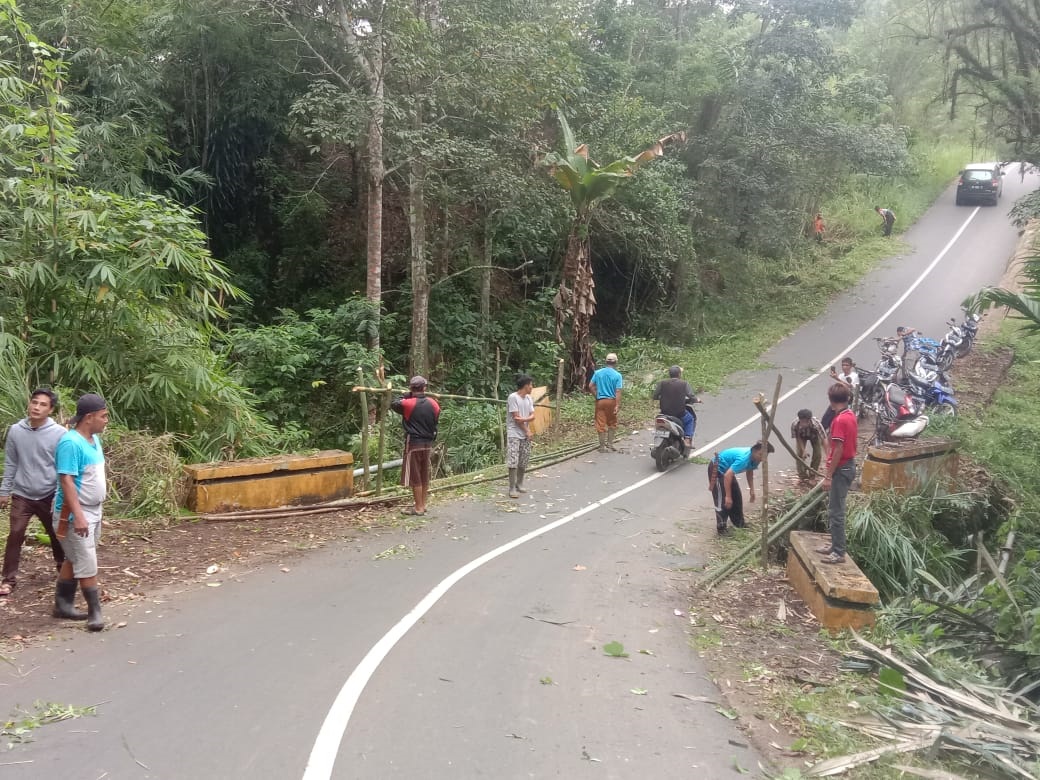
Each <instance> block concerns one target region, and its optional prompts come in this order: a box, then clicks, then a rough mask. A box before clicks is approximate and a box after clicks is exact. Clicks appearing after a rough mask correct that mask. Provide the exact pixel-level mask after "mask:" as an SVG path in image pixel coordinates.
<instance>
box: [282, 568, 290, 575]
mask: <svg viewBox="0 0 1040 780" xmlns="http://www.w3.org/2000/svg"><path fill="white" fill-rule="evenodd" d="M282 571H284V572H285V573H286V574H288V573H289V567H288V566H283V567H282Z"/></svg>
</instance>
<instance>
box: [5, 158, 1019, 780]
mask: <svg viewBox="0 0 1040 780" xmlns="http://www.w3.org/2000/svg"><path fill="white" fill-rule="evenodd" d="M1032 178H1033V181H1030V179H1029V178H1027V181H1026V185H1029V184H1035V183H1036V181H1035V177H1032ZM1024 190H1025V186H1023V185H1020V184H1019V182H1018V181H1017V176H1015V177H1012V176H1008V177H1007V179H1006V182H1005V196H1004V200H1003V201H1002V202H1001V205H1000V206H999V207H997V208H983V209H974V208H956V207H954V205H953V194H952V191H951V192H947V193H946V194H945V195H944V197H943V198H942V200H941V201H940V202H939V203H937V204H936V205H935V207H933V208H932V209H931V210H930V211H929V212H928V213H927V214H926V215H925V217H924V218H923V219H922V220H921V221H920V222H919V223H918V224H917V225H916V226H914V227H913V228H912V229H911V230H910V231H908V232H907V233H906V234H905V235H904V237H903V238H904V240H905V242H906V244H907V245H908V246H909V247H911V248H912V249H911V251H909V252H908V254H907V255H906V256H902V257H897V258H893V260H892V261H890V262H888V263H886V264H885V266H884V267H883V268H880V269H878V270H877V271H876V272H874V273H872V274H871V275H870V276H869V277H868V278H867V279H865V280H864V282H863V283H862V284H860V285H858V286H857V288H856V289H855V290H854V291H852V292H851V293H849V294H847V295H844V296H842V297H841V298H839V299H838V300H837V301H835V303H834V305H833V306H831V307H830V309H829V310H828V311H827V313H826V314H824V315H823V316H822V317H820V318H819V319H818V320H816V321H814V322H812V323H810V324H808V325H806V326H804V327H803V328H801V329H799V330H798V331H797V332H795V333H792V334H790V336H789V337H788V338H786V339H785V340H784V341H783V342H782V343H780V344H779V345H777V346H776V347H775V348H774V349H773V350H771V351H770V352H769V353H767V354H766V355H765V356H762V357H759V356H755V355H749V356H748V362H749V364H751V363H754V362H755V361H756V360H759V361H760V362H762V363H764V364H768V365H769V368H768V369H764V370H761V371H757V372H738V373H737V374H735V375H734V376H733V377H732V379H731V381H730V382H729V383H728V384H727V390H726V391H725V393H724V394H723V395H721V396H719V397H714V398H708V399H706V403H705V405H704V408H703V411H702V414H701V426H700V428H699V430H698V443H699V444H702V445H703V448H704V449H705V450H711V449H715V448H718V447H720V446H730V445H733V444H737V443H741V442H750V441H751V440H753V439H754V438H755V435H754V430H753V429H752V430H747V431H738V432H733V431H732V429H733V428H734V427H735V426H737V425H738V424H739V423H740V422H742V421H743V420H744V419H746V418H747V417H748V413H749V411H753V410H751V407H750V404H749V402H748V399H749V396H750V395H751V393H752V392H753V391H755V390H768V391H770V392H771V390H772V387H773V384H774V382H775V378H776V374H777V372H778V370H779V371H780V372H781V373H782V374H783V376H784V388H785V390H786V389H788V388H794V387H796V386H798V385H799V384H801V383H803V382H806V381H807V380H810V379H811V377H812V376H813V375H814V373H816V372H817V371H818V370H820V369H821V368H822V367H824V366H827V365H829V364H831V363H832V362H837V359H838V358H839V357H840V356H841V355H843V354H845V353H846V352H849V351H851V352H852V354H853V355H854V356H855V357H856V358H857V360H858V361H859V362H862V363H865V364H872V363H873V360H874V345H873V342H872V341H869V340H868V341H865V342H863V343H861V344H859V345H858V346H855V347H854V348H850V346H849V345H850V344H851V343H852V342H853V341H854V340H855V339H856V338H858V337H859V335H860V334H865V335H866V336H868V337H869V336H872V335H875V334H881V333H891V332H893V331H894V330H895V326H896V325H898V324H908V325H913V326H916V327H918V328H920V329H922V330H924V331H925V332H927V333H930V334H933V335H936V336H940V335H941V334H942V332H943V322H944V320H945V319H946V318H947V317H949V316H951V315H954V314H956V313H958V306H957V304H958V303H959V301H960V300H961V299H963V298H964V297H965V296H966V295H968V294H970V293H972V292H974V291H975V290H976V289H977V288H978V287H979V286H981V285H983V284H987V283H993V282H996V281H997V280H998V279H999V277H1000V275H1001V273H1002V271H1003V269H1004V266H1005V264H1006V261H1007V259H1008V257H1009V255H1010V253H1011V251H1012V248H1013V246H1014V243H1015V239H1016V232H1015V230H1014V229H1012V228H1011V227H1010V226H1009V224H1008V223H1007V219H1006V210H1007V208H1008V207H1009V206H1010V204H1011V202H1012V200H1013V198H1014V197H1016V196H1017V195H1018V194H1020V193H1021V192H1024ZM954 236H957V240H956V241H954V242H952V243H951V239H952V238H953V237H954ZM893 246H899V244H898V243H896V242H893ZM936 258H938V261H937V262H936ZM933 263H934V267H933V269H932V270H931V272H930V274H929V275H928V276H926V277H924V279H923V281H921V282H920V283H919V285H918V286H917V287H916V289H915V290H914V291H913V293H912V294H911V295H910V296H909V297H908V298H907V299H906V301H905V302H904V303H902V304H901V305H899V306H897V307H895V309H894V310H893V311H892V312H891V313H889V314H888V315H887V316H886V317H885V320H884V322H880V323H877V322H876V321H877V320H878V318H879V317H880V316H881V315H882V314H883V313H885V312H886V311H887V310H888V309H889V308H890V307H891V306H892V304H893V302H895V301H896V300H897V299H898V298H899V297H900V296H901V295H902V294H903V292H904V291H905V290H906V289H907V288H908V287H909V286H910V285H911V284H913V283H914V282H915V280H918V279H919V278H920V277H921V274H922V272H923V271H924V270H925V269H926V268H928V267H929V266H931V265H932V264H933ZM623 368H624V367H623V366H622V369H623ZM824 387H825V383H824V382H823V380H821V379H819V378H817V379H816V380H815V381H811V382H809V383H808V384H807V385H806V386H805V387H804V388H802V389H801V390H798V391H797V392H795V393H793V395H792V396H791V397H790V398H788V399H786V400H785V401H784V402H783V405H782V408H781V411H780V413H779V419H780V420H781V421H782V422H783V421H786V420H788V419H789V418H791V417H793V416H794V412H795V410H797V409H798V408H799V407H801V406H810V407H812V408H814V409H817V410H819V411H822V409H823V406H824V403H823V402H822V399H823V397H824ZM634 427H637V428H639V429H640V430H639V431H638V432H637V435H635V436H633V437H631V438H630V439H629V441H628V442H626V451H625V452H623V453H621V454H616V455H615V454H611V455H598V454H597V455H593V456H590V457H587V458H584V459H581V460H578V461H572V462H570V463H566V464H561V465H559V466H556V467H553V468H551V469H548V470H546V471H544V472H539V473H537V474H535V475H533V477H532V479H531V487H532V492H531V493H530V494H529V495H528V496H527V497H525V499H524V500H522V501H521V502H519V503H517V502H510V501H509V500H508V499H503V498H501V497H496V496H491V497H486V498H480V499H477V498H474V499H469V500H463V501H459V502H455V503H452V504H442V503H438V504H435V509H434V511H433V513H432V517H431V519H430V522H429V523H428V524H427V525H426V526H425V527H423V528H421V529H419V530H417V531H413V532H411V533H407V532H405V531H393V532H382V533H373V534H370V535H366V536H364V537H362V538H360V539H359V540H357V541H356V542H354V543H353V544H352V545H349V546H344V547H342V548H340V549H335V550H324V551H321V552H318V553H313V554H309V555H307V556H305V557H302V558H300V559H298V560H294V561H292V562H291V564H290V568H291V571H290V572H289V573H283V572H281V571H280V570H279V569H278V568H277V566H274V565H272V566H270V567H267V568H264V569H261V570H258V571H252V572H247V573H241V574H240V575H238V576H236V577H232V578H228V579H227V581H225V583H224V584H223V586H222V587H220V588H204V587H200V588H198V589H195V590H191V591H189V592H186V593H181V594H177V595H176V596H175V597H173V596H170V597H168V598H157V599H155V600H154V601H153V602H152V603H149V604H147V605H139V606H137V607H136V608H135V609H134V611H133V612H132V613H130V615H129V617H128V620H129V625H128V626H127V627H126V628H123V629H118V630H109V631H106V632H104V634H102V635H101V636H88V635H86V634H85V633H80V632H65V633H62V634H60V635H59V636H58V638H57V639H56V640H55V641H51V642H47V643H45V644H44V645H43V646H39V647H34V648H32V649H30V650H27V651H26V652H24V653H22V654H21V655H20V656H19V657H18V658H17V659H15V664H16V666H14V667H11V666H5V667H4V668H3V670H2V671H0V715H6V714H8V713H10V712H11V711H12V710H13V708H14V707H15V706H16V705H18V706H21V707H25V708H27V707H30V706H31V705H32V703H33V702H34V701H44V702H57V703H62V704H72V705H76V706H84V705H88V704H98V705H99V707H98V716H97V717H96V718H86V719H76V720H71V721H66V722H64V723H59V724H57V725H53V726H48V727H46V728H42V729H39V730H37V731H36V733H35V735H34V736H35V741H34V742H32V743H29V744H26V745H21V746H17V747H15V748H14V749H12V750H10V751H8V752H5V753H0V774H2V775H3V777H4V778H7V777H12V778H23V777H24V778H51V777H54V778H57V777H62V778H70V780H78V779H79V778H88V779H90V780H94V779H95V778H100V777H107V778H240V777H241V778H245V777H249V778H299V777H304V776H306V777H307V778H314V779H315V780H317V779H318V778H327V777H335V778H455V777H458V778H476V777H495V778H525V777H533V778H547V777H567V778H572V777H578V778H580V777H586V776H588V777H595V778H597V779H603V778H638V777H653V778H671V777H704V778H715V777H729V776H735V775H734V772H735V768H736V767H741V768H744V769H748V770H751V773H752V775H754V774H755V773H756V771H757V770H756V762H757V760H758V756H757V755H756V754H755V752H754V750H753V749H751V748H749V747H747V745H746V740H745V739H744V738H743V736H742V735H741V734H740V732H739V731H738V730H737V729H736V728H735V726H734V725H733V724H732V723H731V722H730V721H729V720H727V719H726V718H724V717H722V716H721V715H720V714H718V713H717V712H716V708H715V705H714V704H713V703H712V701H714V700H715V699H716V698H717V691H716V689H715V688H714V685H713V684H712V683H711V681H710V680H708V679H707V678H706V676H705V671H704V668H703V666H702V664H701V663H700V662H699V660H698V658H697V655H696V653H695V652H694V651H693V650H692V649H691V648H690V647H689V643H688V637H687V634H686V632H685V625H686V621H685V618H684V617H682V616H676V615H675V614H674V610H676V609H680V610H684V609H685V600H684V597H683V592H684V589H685V588H686V587H687V582H688V575H686V574H684V572H683V571H682V569H684V568H688V567H691V566H698V565H699V564H702V563H703V562H704V561H705V556H706V554H707V551H708V550H709V549H710V540H711V537H712V533H713V528H712V519H711V516H710V512H709V508H708V506H707V501H706V500H705V499H706V498H707V494H706V491H705V489H704V474H703V468H701V467H697V466H692V465H691V466H685V467H683V468H680V469H676V470H674V471H672V472H669V473H667V474H664V475H657V474H656V472H654V471H653V466H652V462H651V461H650V458H649V457H648V455H647V445H648V435H647V434H646V432H645V430H643V429H644V428H645V423H644V422H643V421H639V422H638V424H637V425H636V426H634ZM780 465H781V466H784V465H788V464H783V463H781V464H780ZM553 523H555V524H556V527H554V528H551V529H548V528H546V526H547V524H553ZM539 529H541V532H540V533H539ZM525 535H528V536H529V538H527V539H526V540H524V539H523V537H524V536H525ZM518 540H520V541H518ZM397 545H405V546H406V548H407V550H408V554H407V555H405V554H401V555H397V556H392V557H389V558H385V559H380V560H375V559H374V557H375V556H376V554H378V553H380V552H382V551H384V550H388V549H390V548H394V547H396V546H397ZM503 546H505V547H503ZM481 556H484V558H483V559H481ZM108 617H109V619H114V620H118V619H121V617H122V616H121V615H120V614H119V613H118V611H117V610H110V614H109V615H108ZM611 641H617V642H620V643H622V644H623V646H624V649H625V651H626V652H627V653H628V657H627V658H612V657H608V656H606V655H605V654H604V652H603V649H602V648H603V646H604V644H605V643H607V642H611ZM641 651H646V652H641ZM763 653H764V654H766V656H768V648H763ZM674 694H683V695H684V697H679V696H676V695H674ZM687 697H692V698H687ZM698 697H702V698H703V699H704V700H698ZM13 762H25V763H13ZM3 764H9V765H7V766H2V765H3Z"/></svg>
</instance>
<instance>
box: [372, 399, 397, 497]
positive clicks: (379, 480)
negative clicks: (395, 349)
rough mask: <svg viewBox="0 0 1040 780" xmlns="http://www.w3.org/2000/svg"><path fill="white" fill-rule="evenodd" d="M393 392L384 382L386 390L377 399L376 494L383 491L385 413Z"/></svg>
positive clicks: (388, 408)
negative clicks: (377, 460)
mask: <svg viewBox="0 0 1040 780" xmlns="http://www.w3.org/2000/svg"><path fill="white" fill-rule="evenodd" d="M391 392H393V391H392V390H391V389H390V383H389V382H387V383H386V390H384V391H383V397H382V398H381V399H380V401H379V450H378V451H377V457H378V459H379V462H378V463H376V495H377V496H378V495H379V494H380V493H382V492H383V456H384V455H385V453H386V415H387V412H389V411H390V393H391Z"/></svg>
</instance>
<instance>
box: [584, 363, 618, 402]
mask: <svg viewBox="0 0 1040 780" xmlns="http://www.w3.org/2000/svg"><path fill="white" fill-rule="evenodd" d="M589 384H594V385H596V400H597V401H598V400H600V399H601V398H614V397H615V396H616V395H617V391H618V390H620V389H621V384H622V383H621V374H620V373H619V372H618V370H617V369H616V368H611V367H610V366H603V368H600V369H597V370H596V371H595V373H593V375H592V379H590V380H589Z"/></svg>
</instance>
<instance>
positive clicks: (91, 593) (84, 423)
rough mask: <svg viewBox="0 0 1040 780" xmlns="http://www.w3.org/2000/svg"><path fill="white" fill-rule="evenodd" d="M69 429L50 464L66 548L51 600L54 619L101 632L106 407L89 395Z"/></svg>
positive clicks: (58, 529) (58, 528)
mask: <svg viewBox="0 0 1040 780" xmlns="http://www.w3.org/2000/svg"><path fill="white" fill-rule="evenodd" d="M70 425H71V428H70V429H69V432H68V433H66V434H65V435H64V436H62V437H61V439H60V440H59V441H58V449H57V452H56V453H55V456H54V460H55V465H56V468H57V472H58V493H57V496H56V497H55V499H54V512H55V514H57V516H58V517H57V519H56V521H55V528H54V530H55V534H56V536H57V537H58V538H59V539H60V540H61V546H62V548H63V549H64V550H65V562H64V563H63V564H62V566H61V571H59V572H58V584H57V587H56V590H55V596H54V617H58V618H65V619H67V620H83V619H84V618H86V620H87V628H88V629H89V630H91V631H100V630H101V629H103V628H104V627H105V622H104V620H103V619H102V617H101V597H100V595H99V593H98V581H97V573H98V562H97V542H98V537H99V536H100V535H101V505H102V504H103V503H104V501H105V498H106V496H107V493H108V485H107V481H106V479H105V455H104V453H103V452H102V450H101V439H100V438H99V435H100V434H101V433H102V432H103V431H104V430H105V427H106V426H107V425H108V404H106V403H105V399H104V398H102V397H101V396H99V395H95V394H94V393H87V394H86V395H83V396H80V399H79V401H77V402H76V416H75V417H73V418H72V420H71V423H70ZM77 581H78V582H79V586H80V589H81V590H82V591H83V598H84V599H86V601H87V608H88V610H89V612H88V613H87V614H86V615H84V614H83V613H82V612H77V611H76V609H75V607H74V605H73V602H74V601H75V598H76V583H77Z"/></svg>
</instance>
